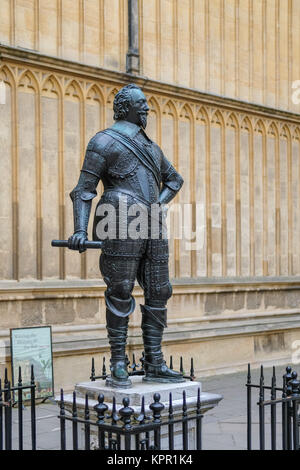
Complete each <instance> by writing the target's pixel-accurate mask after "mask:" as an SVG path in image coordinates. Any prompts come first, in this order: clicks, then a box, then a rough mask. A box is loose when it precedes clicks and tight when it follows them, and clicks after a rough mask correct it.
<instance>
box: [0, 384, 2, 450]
mask: <svg viewBox="0 0 300 470" xmlns="http://www.w3.org/2000/svg"><path fill="white" fill-rule="evenodd" d="M0 450H3V398H2V381H1V379H0Z"/></svg>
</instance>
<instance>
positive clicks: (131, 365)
mask: <svg viewBox="0 0 300 470" xmlns="http://www.w3.org/2000/svg"><path fill="white" fill-rule="evenodd" d="M126 361H127V367H128V370H129V375H130V376H131V377H132V376H135V375H145V370H144V362H145V357H144V352H143V353H142V357H141V358H140V362H139V363H136V358H135V354H133V355H132V361H130V359H129V357H128V355H126ZM169 367H170V369H173V356H170V365H169ZM179 371H180V372H181V373H182V375H183V377H184V378H185V379H187V380H191V381H194V380H195V378H196V377H195V369H194V359H193V358H191V361H190V369H189V374H187V373H186V372H185V369H184V365H183V358H182V357H180V361H179ZM108 376H109V373H108V371H107V367H106V358H105V356H103V357H102V369H101V374H98V375H97V374H96V369H95V358H94V357H93V358H92V367H91V375H90V380H91V381H92V382H95V381H96V380H105V379H106V378H107V377H108Z"/></svg>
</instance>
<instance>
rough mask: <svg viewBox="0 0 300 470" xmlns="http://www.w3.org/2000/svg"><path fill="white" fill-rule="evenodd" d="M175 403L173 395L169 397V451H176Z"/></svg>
mask: <svg viewBox="0 0 300 470" xmlns="http://www.w3.org/2000/svg"><path fill="white" fill-rule="evenodd" d="M173 411H174V410H173V402H172V393H170V395H169V426H168V431H169V450H174V423H173V419H174V414H173Z"/></svg>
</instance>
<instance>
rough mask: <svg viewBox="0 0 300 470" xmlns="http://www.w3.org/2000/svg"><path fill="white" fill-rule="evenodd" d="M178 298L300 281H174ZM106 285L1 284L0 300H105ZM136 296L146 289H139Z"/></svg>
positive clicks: (289, 286) (299, 282)
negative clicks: (85, 298) (86, 298)
mask: <svg viewBox="0 0 300 470" xmlns="http://www.w3.org/2000/svg"><path fill="white" fill-rule="evenodd" d="M172 285H173V293H174V295H188V294H205V293H214V292H218V293H222V292H245V291H267V290H272V291H274V290H294V289H295V290H299V289H300V278H299V277H296V276H295V277H288V278H285V277H284V278H280V277H276V278H267V277H262V278H203V279H186V280H185V279H184V280H183V279H181V280H180V279H176V280H173V281H172ZM104 291H105V284H104V282H103V281H101V280H99V281H97V280H57V281H50V280H48V281H20V282H18V281H0V301H14V300H29V299H42V300H46V299H53V298H82V297H97V298H103V297H104ZM135 295H136V296H138V297H140V296H142V290H141V289H140V288H139V287H135Z"/></svg>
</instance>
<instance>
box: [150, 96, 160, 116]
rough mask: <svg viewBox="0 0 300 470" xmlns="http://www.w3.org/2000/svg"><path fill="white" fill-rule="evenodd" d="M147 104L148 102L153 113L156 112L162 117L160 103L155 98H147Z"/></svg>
mask: <svg viewBox="0 0 300 470" xmlns="http://www.w3.org/2000/svg"><path fill="white" fill-rule="evenodd" d="M147 102H148V106H149V108H150V111H152V112H156V113H157V115H158V116H159V115H160V111H161V110H160V104H159V102H158V100H157V99H156V98H155V96H153V95H151V96H149V97H147Z"/></svg>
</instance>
